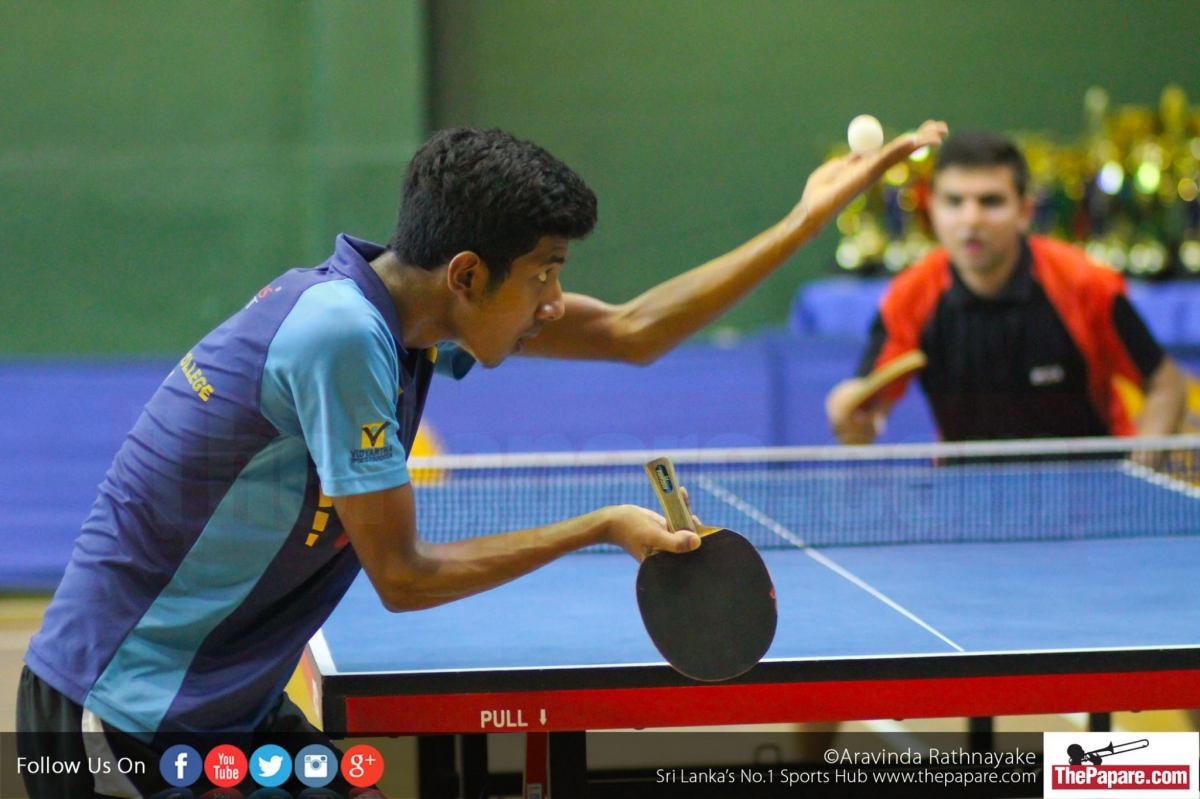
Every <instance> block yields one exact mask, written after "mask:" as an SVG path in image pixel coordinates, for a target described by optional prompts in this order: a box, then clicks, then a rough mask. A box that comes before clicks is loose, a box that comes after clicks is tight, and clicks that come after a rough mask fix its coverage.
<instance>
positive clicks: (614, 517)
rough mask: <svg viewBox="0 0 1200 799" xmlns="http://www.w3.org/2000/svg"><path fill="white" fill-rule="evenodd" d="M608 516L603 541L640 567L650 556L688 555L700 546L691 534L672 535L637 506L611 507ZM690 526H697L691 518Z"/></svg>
mask: <svg viewBox="0 0 1200 799" xmlns="http://www.w3.org/2000/svg"><path fill="white" fill-rule="evenodd" d="M604 512H605V513H607V514H608V519H607V526H606V534H605V537H604V540H605V541H606V543H609V544H616V545H617V546H619V547H621V549H624V550H625V551H626V552H628V553H629V554H630V555H632V556H633V557H634V559H635V560H637V562H638V563H641V562H642V561H643V560H645V559H646V556H647V555H649V554H650V553H651V552H659V551H662V552H691V551H692V550H693V549H696V548H697V547H699V546H700V536H698V535H696V533H695V532H694V531H692V530H680V531H679V532H675V533H672V532H671V531H670V529H668V528H667V520H666V519H664V518H663V517H662V516H661V515H659V514H657V513H655V512H654V511H652V510H648V509H646V508H640V507H638V506H637V505H614V506H612V507H609V508H605V509H604ZM692 519H693V522H698V521H699V520H698V519H696V517H694V516H693V517H692Z"/></svg>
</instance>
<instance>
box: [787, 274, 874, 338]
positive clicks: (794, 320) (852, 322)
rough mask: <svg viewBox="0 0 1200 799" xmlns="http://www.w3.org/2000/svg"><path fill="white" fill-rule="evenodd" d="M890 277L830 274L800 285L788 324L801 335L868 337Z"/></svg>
mask: <svg viewBox="0 0 1200 799" xmlns="http://www.w3.org/2000/svg"><path fill="white" fill-rule="evenodd" d="M889 282H890V280H889V279H888V278H856V277H831V278H825V279H823V280H814V281H812V282H811V283H806V284H805V285H803V286H801V287H800V291H799V292H798V293H797V294H796V300H795V302H794V303H793V304H792V311H791V316H790V318H789V321H788V327H789V329H791V331H792V332H793V333H796V334H798V335H801V336H816V337H831V338H856V339H865V338H866V337H867V331H868V330H869V329H870V327H871V321H872V320H873V319H874V318H875V312H876V311H877V310H878V308H879V299H880V298H881V297H882V296H883V292H884V291H885V290H886V289H887V286H888V283H889Z"/></svg>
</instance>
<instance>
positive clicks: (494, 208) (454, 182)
mask: <svg viewBox="0 0 1200 799" xmlns="http://www.w3.org/2000/svg"><path fill="white" fill-rule="evenodd" d="M595 225H596V195H595V194H594V193H593V192H592V190H591V189H589V188H588V186H587V184H586V183H584V182H583V179H582V178H580V177H579V175H577V174H575V173H574V172H573V171H572V170H571V169H570V167H568V166H567V165H566V164H564V163H562V162H561V161H559V160H558V159H557V158H555V157H554V156H552V155H550V153H548V152H546V151H545V150H544V149H542V148H541V147H539V146H537V145H536V144H533V143H531V142H527V141H521V140H519V139H517V138H515V137H513V136H511V135H509V134H507V133H505V132H504V131H501V130H496V129H494V128H492V129H482V128H450V129H448V130H443V131H440V132H439V133H437V134H435V135H434V136H433V137H432V138H431V139H430V140H429V141H428V142H426V143H425V145H424V146H422V147H421V149H419V150H417V153H416V155H414V156H413V159H412V161H410V162H409V164H408V169H407V171H406V172H405V175H404V191H403V193H402V194H401V198H400V218H399V220H398V221H397V222H396V230H395V232H394V233H393V234H392V238H391V240H390V241H389V242H388V249H389V250H391V251H392V252H394V253H395V254H396V257H397V258H399V259H400V261H401V262H402V263H406V264H412V265H413V266H419V267H421V268H423V269H436V268H437V267H439V266H441V265H443V264H445V263H447V262H448V261H449V260H450V259H451V258H453V257H454V256H455V255H457V254H458V253H460V252H464V251H467V250H470V251H471V252H474V253H475V254H476V255H478V256H479V257H480V258H482V259H483V261H484V262H485V263H486V264H487V266H488V272H489V275H490V279H489V281H488V283H489V286H490V287H492V288H494V287H496V286H498V285H500V283H502V282H503V281H504V279H505V278H506V277H507V276H508V274H509V272H510V271H511V270H512V262H513V261H514V260H515V259H517V258H519V257H520V256H522V255H524V254H525V253H527V252H529V251H530V250H532V249H533V248H534V247H535V246H536V245H537V242H538V239H540V238H541V237H542V236H562V237H564V238H567V239H581V238H583V237H585V236H586V235H587V234H588V233H590V232H591V230H592V228H593V227H595Z"/></svg>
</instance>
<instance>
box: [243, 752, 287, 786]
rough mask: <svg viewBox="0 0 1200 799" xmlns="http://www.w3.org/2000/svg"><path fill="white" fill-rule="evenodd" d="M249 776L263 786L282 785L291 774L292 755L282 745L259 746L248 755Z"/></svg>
mask: <svg viewBox="0 0 1200 799" xmlns="http://www.w3.org/2000/svg"><path fill="white" fill-rule="evenodd" d="M250 776H251V777H253V778H254V781H255V782H257V783H258V784H259V785H261V786H263V787H264V788H274V787H276V786H279V785H283V783H285V782H287V778H288V777H290V776H292V756H291V755H289V754H288V753H287V750H286V749H284V748H283V747H282V746H276V745H275V744H267V745H266V746H260V747H258V748H257V749H255V750H254V754H252V755H250Z"/></svg>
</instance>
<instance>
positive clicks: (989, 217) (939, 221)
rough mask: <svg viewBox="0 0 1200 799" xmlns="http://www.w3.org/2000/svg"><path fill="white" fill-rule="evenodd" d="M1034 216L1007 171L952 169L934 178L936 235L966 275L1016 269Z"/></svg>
mask: <svg viewBox="0 0 1200 799" xmlns="http://www.w3.org/2000/svg"><path fill="white" fill-rule="evenodd" d="M1032 214H1033V204H1032V202H1030V201H1029V200H1028V199H1027V198H1024V197H1021V196H1020V195H1018V194H1017V186H1016V182H1015V181H1014V179H1013V173H1012V169H1010V168H1009V167H1007V166H1003V165H1001V166H981V167H967V166H950V167H946V168H945V169H943V170H941V171H940V172H938V173H937V175H936V177H935V178H934V182H933V197H932V202H931V204H930V216H931V218H932V220H933V230H934V233H936V234H937V238H938V241H939V242H940V243H941V245H942V246H943V247H945V248H946V251H947V252H949V253H950V259H951V260H952V261H953V262H954V264H955V265H956V266H957V267H958V268H960V269H966V270H969V271H972V272H977V273H979V274H987V273H990V272H993V271H996V270H998V269H1003V268H1005V267H1006V266H1009V265H1011V264H1013V263H1015V262H1016V258H1017V255H1018V252H1019V247H1020V241H1021V237H1022V236H1024V235H1025V234H1026V233H1028V232H1029V222H1030V219H1031V218H1032Z"/></svg>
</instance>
